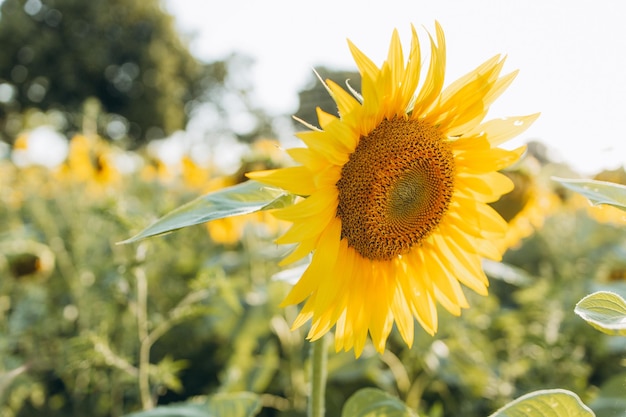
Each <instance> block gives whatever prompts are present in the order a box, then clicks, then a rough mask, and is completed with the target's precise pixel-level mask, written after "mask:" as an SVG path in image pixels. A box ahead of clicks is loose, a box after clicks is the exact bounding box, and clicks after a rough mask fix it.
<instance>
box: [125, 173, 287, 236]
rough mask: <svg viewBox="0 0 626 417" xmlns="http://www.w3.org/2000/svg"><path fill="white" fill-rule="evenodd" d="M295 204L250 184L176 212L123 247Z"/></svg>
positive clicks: (282, 193) (280, 192) (282, 195)
mask: <svg viewBox="0 0 626 417" xmlns="http://www.w3.org/2000/svg"><path fill="white" fill-rule="evenodd" d="M292 202H293V196H292V195H290V194H288V193H286V192H285V191H284V190H281V189H279V188H273V187H267V186H265V185H263V184H260V183H258V182H256V181H246V182H242V183H241V184H237V185H234V186H232V187H227V188H223V189H221V190H218V191H214V192H212V193H209V194H206V195H203V196H201V197H198V198H196V199H195V200H192V201H190V202H189V203H187V204H184V205H182V206H180V207H178V208H176V209H174V210H172V211H171V212H169V213H167V214H166V215H165V216H163V217H161V218H160V219H158V220H157V221H156V222H154V223H152V224H151V225H150V226H148V227H146V228H145V229H144V230H142V231H141V232H139V233H138V234H136V235H135V236H133V237H131V238H130V239H126V240H124V241H122V242H120V243H131V242H136V241H138V240H141V239H145V238H147V237H151V236H156V235H160V234H163V233H168V232H172V231H174V230H177V229H181V228H183V227H187V226H193V225H196V224H200V223H205V222H208V221H211V220H216V219H223V218H225V217H231V216H239V215H242V214H248V213H253V212H255V211H259V210H268V209H271V208H280V207H284V206H287V205H289V204H291V203H292Z"/></svg>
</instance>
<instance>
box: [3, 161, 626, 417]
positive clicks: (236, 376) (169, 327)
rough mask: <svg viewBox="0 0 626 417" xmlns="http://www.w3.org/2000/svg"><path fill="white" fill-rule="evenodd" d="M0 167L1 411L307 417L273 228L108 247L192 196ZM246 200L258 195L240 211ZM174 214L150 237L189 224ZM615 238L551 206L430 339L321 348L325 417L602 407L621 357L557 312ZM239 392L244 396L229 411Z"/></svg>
mask: <svg viewBox="0 0 626 417" xmlns="http://www.w3.org/2000/svg"><path fill="white" fill-rule="evenodd" d="M133 157H139V155H137V154H134V155H133ZM0 169H1V170H2V171H1V174H2V175H0V183H1V184H0V185H1V186H0V199H1V202H2V204H0V221H1V222H2V224H3V225H6V228H5V231H4V232H3V233H2V234H0V275H2V280H0V315H1V317H2V321H0V358H2V359H1V361H0V366H1V367H0V372H1V373H0V393H1V394H2V403H0V414H2V415H3V416H4V415H7V416H9V417H12V416H19V417H30V416H38V415H47V416H51V417H60V416H82V415H90V416H94V417H100V416H102V417H104V416H116V417H119V416H122V415H128V414H129V413H133V412H134V413H135V415H205V416H206V415H212V414H210V413H214V414H216V413H220V414H219V415H237V414H232V413H238V412H240V411H239V409H233V410H231V409H228V411H224V409H221V408H217V409H211V408H207V407H208V406H207V404H221V405H219V407H222V406H223V407H230V406H233V407H243V408H242V409H241V412H244V413H249V415H259V416H262V417H303V416H304V415H305V414H306V411H305V410H306V404H307V395H308V385H309V384H308V382H309V381H308V379H309V376H308V372H307V367H308V360H307V357H308V351H309V343H308V342H307V341H306V340H305V337H304V335H305V334H306V329H301V330H296V331H291V330H290V325H291V323H293V320H294V317H295V316H296V315H297V311H298V307H297V306H290V307H287V308H281V307H279V305H280V302H281V301H282V299H283V298H284V296H285V294H286V292H287V291H288V289H289V285H288V284H287V283H285V282H283V281H281V280H278V279H272V277H274V276H276V275H277V274H278V272H279V271H280V270H279V267H278V266H277V261H278V259H279V258H280V256H281V255H282V254H283V253H284V252H285V251H286V250H287V249H282V248H278V247H277V246H276V245H274V244H272V243H271V242H272V240H273V238H274V237H276V233H274V234H271V233H267V231H266V232H263V233H261V232H259V229H258V228H257V227H258V226H259V225H258V224H255V223H254V222H252V221H251V223H250V224H248V227H246V228H243V230H244V231H245V233H243V234H242V235H241V237H240V239H239V240H236V241H235V243H231V244H220V243H219V242H217V241H212V240H211V239H210V238H209V235H208V233H207V229H206V227H205V226H200V225H196V226H194V227H184V228H183V229H182V230H178V231H177V232H176V233H171V234H167V235H165V236H162V237H160V238H158V239H149V240H140V239H141V238H142V237H143V236H141V235H138V236H139V237H137V239H138V240H137V241H134V242H133V243H132V244H127V245H117V244H116V242H119V241H120V240H122V239H125V238H127V237H128V236H132V235H133V234H135V235H137V228H139V227H142V226H143V225H145V224H147V223H149V222H150V221H153V220H154V219H155V218H156V217H157V216H158V215H159V214H160V213H168V212H172V211H173V210H175V209H176V208H177V207H180V206H182V205H184V204H185V203H186V202H189V201H194V200H193V199H194V198H195V197H197V195H198V194H202V193H203V192H204V191H205V190H199V189H198V188H194V187H191V186H190V185H189V184H187V183H185V181H184V179H183V178H182V177H180V176H176V175H174V176H173V177H167V178H165V179H160V178H158V177H146V176H144V175H143V173H138V172H134V173H132V174H121V173H118V174H119V175H120V176H121V177H120V178H118V181H117V182H113V181H111V182H106V181H105V179H106V178H108V177H98V176H95V177H94V178H91V179H88V180H84V179H81V180H79V177H78V175H77V174H76V173H74V174H72V175H65V176H59V175H58V173H57V172H51V171H49V170H45V169H42V168H37V167H26V168H18V167H16V166H14V165H13V164H11V163H9V162H8V161H2V162H1V163H0ZM111 178H113V177H111ZM250 189H254V190H257V191H258V194H255V195H254V198H252V199H251V200H249V201H247V199H248V198H249V197H251V195H248V194H247V192H248V191H249V190H250ZM242 192H243V194H245V195H246V196H247V197H244V198H243V201H240V200H236V198H235V197H236V196H238V195H240V194H241V193H242ZM281 195H282V192H280V191H279V190H273V189H269V188H268V189H262V190H261V189H259V188H258V185H257V184H255V183H254V182H249V183H244V184H242V185H239V186H236V187H235V188H231V189H227V190H226V191H222V192H217V193H216V194H213V195H212V197H210V198H209V200H206V198H205V197H201V198H200V200H196V203H194V204H199V206H193V205H192V206H191V207H192V209H191V210H190V212H191V213H195V214H198V211H206V209H207V208H211V210H212V209H213V208H215V207H221V208H223V209H224V210H225V211H224V212H222V214H224V215H229V214H233V213H235V212H236V213H239V211H238V210H240V209H243V210H244V211H248V210H251V211H254V210H258V209H260V208H263V207H265V206H267V204H268V203H271V202H272V201H276V202H277V204H285V203H287V202H288V201H285V200H284V198H283V197H281ZM216 196H222V197H224V196H226V199H221V198H217V199H215V197H216ZM277 198H278V199H277ZM276 199H277V200H276ZM194 207H195V208H194ZM232 210H234V211H232ZM183 212H184V211H183ZM174 213H175V212H174ZM262 213H263V212H258V213H253V214H254V215H257V214H262ZM205 214H206V213H205ZM190 218H192V217H185V216H183V217H182V219H183V220H182V223H181V218H178V219H176V218H175V217H174V223H170V224H169V226H167V227H171V228H178V227H181V226H188V225H191V224H193V223H196V222H197V221H196V220H197V218H196V217H193V218H194V219H196V220H194V221H189V219H190ZM205 219H206V218H205ZM234 219H240V217H235V218H234ZM222 220H223V219H222ZM176 222H179V223H176ZM155 224H156V223H155ZM172 225H173V226H175V227H173V226H172ZM168 230H169V229H168ZM153 231H154V230H153ZM161 231H165V230H161ZM159 233H160V232H159ZM624 242H626V231H624V230H622V229H620V228H616V227H615V226H614V225H613V224H603V223H599V222H598V221H596V220H595V219H594V218H593V217H592V216H591V215H590V214H589V212H588V208H587V207H586V206H574V207H573V208H572V207H569V206H566V205H565V203H564V206H563V207H561V209H560V210H559V211H556V212H554V213H553V214H551V215H550V216H549V217H547V218H546V219H545V223H544V226H543V228H542V229H541V230H539V231H537V232H536V233H535V234H534V235H532V236H530V237H529V238H527V239H525V240H524V241H522V242H521V244H520V245H519V247H517V248H515V249H511V250H510V251H509V252H507V254H506V255H505V259H504V263H503V264H486V266H485V269H486V270H487V272H488V274H489V275H490V281H491V288H490V295H489V296H488V297H479V296H477V295H475V294H470V293H468V300H469V302H470V305H471V308H470V309H468V310H466V311H464V313H463V315H462V316H461V317H452V316H451V315H449V314H447V313H445V312H443V311H442V312H441V313H440V323H439V332H438V333H437V335H436V336H435V337H430V336H428V335H426V334H425V333H423V332H422V331H421V330H419V329H416V338H415V345H414V346H413V347H412V348H408V347H407V346H406V345H405V344H404V342H403V341H402V340H401V338H400V336H399V334H398V333H397V332H396V331H393V332H392V335H391V337H390V340H389V343H388V348H387V350H386V352H385V353H384V354H383V355H379V354H378V353H376V352H375V350H374V349H373V348H372V347H371V346H366V349H365V350H364V352H363V355H362V356H361V357H360V358H359V359H358V360H355V359H354V355H353V353H352V352H348V353H333V354H331V355H330V357H329V359H328V389H327V392H326V400H327V402H326V409H327V415H329V416H336V415H341V413H342V412H343V413H344V415H408V416H410V415H420V416H424V417H448V416H458V415H462V416H486V415H489V414H490V413H492V412H493V411H494V410H497V409H499V408H501V407H503V406H505V405H506V404H508V403H509V402H510V401H512V400H513V399H515V398H519V397H520V396H523V395H525V394H526V393H528V392H533V391H536V390H538V389H548V388H554V387H560V388H563V389H566V390H569V391H571V392H575V393H577V394H578V395H580V397H581V398H582V399H583V400H584V401H585V402H586V403H589V404H591V405H592V406H593V407H594V410H596V407H597V410H598V411H600V410H610V409H611V410H612V409H614V408H610V406H611V400H612V399H614V398H617V397H618V396H619V388H620V387H621V386H620V385H619V382H617V383H613V384H614V385H611V386H609V387H608V388H611V387H613V389H612V390H610V389H608V390H607V391H606V395H605V386H606V384H608V383H609V382H610V381H612V378H613V377H614V376H615V374H616V373H619V372H620V369H622V368H623V362H620V361H621V359H622V358H623V356H624V352H625V350H626V347H625V346H623V343H622V344H620V343H612V339H611V338H609V337H608V336H605V335H604V334H600V333H598V332H597V331H595V329H593V328H591V327H590V326H589V325H587V323H585V322H584V321H583V320H580V319H579V318H578V317H577V316H576V315H575V314H573V312H572V310H573V308H574V305H575V304H576V303H577V301H578V300H580V299H581V298H582V297H584V296H585V295H586V294H588V293H589V292H590V291H591V290H598V289H599V287H600V288H602V287H604V288H603V290H607V289H608V288H610V287H611V286H613V285H615V283H614V282H613V281H612V280H614V279H616V278H615V277H618V279H619V276H620V275H619V274H616V273H615V271H616V270H617V271H618V272H619V271H620V268H622V267H623V256H622V254H623V253H624V252H623V251H624V247H625V246H624ZM46 259H48V261H46ZM49 259H52V262H50V261H49ZM15 265H19V267H16V266H15ZM33 267H34V268H33ZM292 272H293V271H292ZM294 276H297V274H296V275H294ZM622 372H623V369H622ZM364 388H368V389H366V390H365V391H363V389H364ZM242 392H247V393H249V394H245V395H247V396H249V397H246V398H249V399H250V402H246V401H247V400H242V401H241V402H239V401H236V400H232V401H231V399H233V398H239V397H238V396H239V395H244V394H241V393H242ZM217 399H220V401H222V400H223V401H224V402H223V403H222V402H218V403H215V401H217ZM170 404H171V405H170ZM239 404H241V405H239ZM245 404H249V407H248V406H245V407H244V405H245ZM259 404H260V406H259ZM563 404H565V403H563ZM618 404H619V403H618ZM168 405H169V406H168ZM215 407H218V405H215ZM381 407H382V409H381ZM342 410H343V411H342ZM159 413H165V414H159ZM229 413H231V414H229ZM359 413H360V414H359ZM376 413H378V414H376ZM381 413H385V414H381ZM394 413H395V414H394ZM244 415H246V414H244ZM605 415H607V414H605ZM609 415H610V414H609Z"/></svg>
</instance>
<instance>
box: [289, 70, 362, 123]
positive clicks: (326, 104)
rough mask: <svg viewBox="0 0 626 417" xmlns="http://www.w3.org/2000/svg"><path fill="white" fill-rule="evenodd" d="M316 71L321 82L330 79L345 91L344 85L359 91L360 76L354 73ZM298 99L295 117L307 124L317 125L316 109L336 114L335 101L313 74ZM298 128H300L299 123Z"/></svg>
mask: <svg viewBox="0 0 626 417" xmlns="http://www.w3.org/2000/svg"><path fill="white" fill-rule="evenodd" d="M316 71H317V73H318V74H319V76H320V78H321V79H322V80H328V79H330V80H332V81H334V82H335V83H337V84H339V85H341V86H342V87H343V88H344V89H347V86H346V83H347V84H348V85H350V87H352V88H353V89H355V90H356V91H360V89H361V74H359V73H358V72H356V71H355V72H351V71H340V70H334V69H330V68H327V67H319V68H316ZM298 98H299V103H300V104H299V107H298V111H297V112H296V114H295V116H296V117H298V118H299V119H301V120H304V121H305V122H307V123H310V124H312V125H315V126H317V125H318V123H317V113H316V111H317V110H316V109H317V108H318V107H320V108H321V109H322V110H324V111H325V112H327V113H330V114H335V115H336V114H337V105H336V104H335V101H334V100H333V98H332V97H331V96H330V94H328V91H326V87H324V85H323V84H322V83H321V82H320V80H319V79H318V78H317V77H316V76H315V74H312V75H311V79H310V82H309V83H308V86H307V87H306V88H305V89H304V90H302V91H300V92H299V93H298ZM298 128H301V125H300V124H299V123H298Z"/></svg>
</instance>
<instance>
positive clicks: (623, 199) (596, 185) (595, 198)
mask: <svg viewBox="0 0 626 417" xmlns="http://www.w3.org/2000/svg"><path fill="white" fill-rule="evenodd" d="M552 179H553V180H555V181H558V182H560V183H561V184H563V186H564V187H566V188H569V189H570V190H572V191H575V192H577V193H580V194H582V195H584V196H585V197H587V198H588V199H589V201H591V204H593V205H595V206H597V205H599V204H608V205H610V206H614V207H617V208H620V209H622V210H626V186H624V185H622V184H616V183H613V182H606V181H596V180H578V179H566V178H557V177H552Z"/></svg>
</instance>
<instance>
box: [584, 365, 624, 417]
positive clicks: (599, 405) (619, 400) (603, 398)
mask: <svg viewBox="0 0 626 417" xmlns="http://www.w3.org/2000/svg"><path fill="white" fill-rule="evenodd" d="M589 406H590V407H591V408H592V409H593V411H595V412H596V414H597V415H598V417H600V416H606V417H609V416H623V415H624V414H625V413H624V410H626V373H621V374H618V375H615V376H614V377H612V378H610V379H609V380H608V381H607V382H605V383H604V384H602V386H601V387H600V391H599V393H598V396H597V397H596V398H594V400H593V402H592V403H591V404H589Z"/></svg>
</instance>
